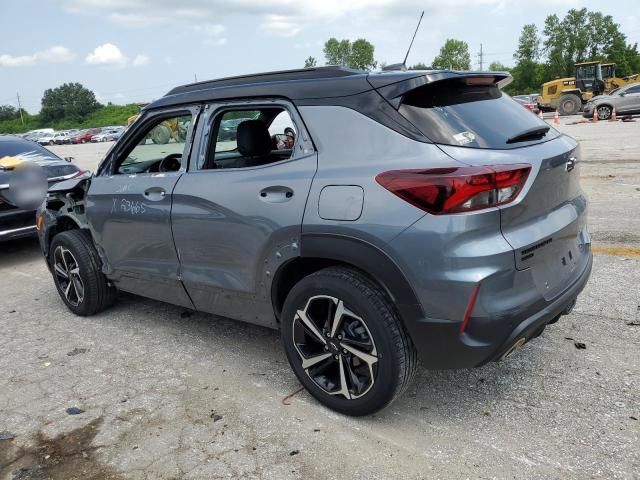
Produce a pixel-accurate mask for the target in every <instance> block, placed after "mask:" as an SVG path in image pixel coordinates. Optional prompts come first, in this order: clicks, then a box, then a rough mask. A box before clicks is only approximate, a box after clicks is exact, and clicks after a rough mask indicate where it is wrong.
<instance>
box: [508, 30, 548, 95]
mask: <svg viewBox="0 0 640 480" xmlns="http://www.w3.org/2000/svg"><path fill="white" fill-rule="evenodd" d="M513 58H514V59H515V60H516V65H515V67H513V69H511V75H512V76H513V82H512V83H511V85H509V87H510V88H509V91H510V92H512V93H516V94H518V93H522V94H524V93H531V92H534V91H537V90H539V89H540V84H541V83H542V78H543V68H542V66H541V64H540V63H538V59H539V58H540V36H539V35H538V28H537V27H536V26H535V25H534V24H532V23H530V24H527V25H525V26H524V27H522V33H521V34H520V39H519V41H518V49H517V50H516V52H515V53H514V54H513Z"/></svg>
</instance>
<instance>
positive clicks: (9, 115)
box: [0, 105, 19, 122]
mask: <svg viewBox="0 0 640 480" xmlns="http://www.w3.org/2000/svg"><path fill="white" fill-rule="evenodd" d="M18 114H19V112H18V109H17V108H16V107H14V106H13V105H0V122H1V121H3V120H13V119H14V118H17V117H18Z"/></svg>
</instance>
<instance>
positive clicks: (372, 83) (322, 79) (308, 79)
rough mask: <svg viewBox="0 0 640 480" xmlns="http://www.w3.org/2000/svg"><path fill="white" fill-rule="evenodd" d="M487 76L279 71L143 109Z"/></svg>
mask: <svg viewBox="0 0 640 480" xmlns="http://www.w3.org/2000/svg"><path fill="white" fill-rule="evenodd" d="M487 74H488V73H487V72H453V71H448V70H424V71H422V70H408V71H389V72H376V73H369V72H365V71H360V70H350V69H347V68H343V67H336V66H327V67H318V68H304V69H298V70H282V71H277V72H266V73H257V74H254V75H242V76H237V77H228V78H221V79H218V80H207V81H204V82H198V83H191V84H188V85H183V86H180V87H176V88H173V89H172V90H170V91H169V92H168V93H167V94H166V95H165V96H164V97H162V98H160V99H158V100H156V101H155V102H153V103H151V104H150V105H148V106H147V107H146V109H154V108H160V107H168V106H175V105H181V104H187V103H201V102H208V101H212V100H213V101H215V100H231V99H234V98H248V97H253V98H260V97H284V98H288V99H291V100H309V99H321V98H327V99H328V98H336V97H347V96H350V95H357V94H359V93H363V92H366V91H369V90H373V89H374V88H375V89H376V90H377V89H380V88H382V87H387V86H390V85H393V84H398V83H400V82H404V81H406V80H413V81H412V82H411V83H415V82H417V84H416V86H417V85H418V84H424V83H431V82H433V81H438V80H443V79H446V78H451V77H458V76H468V75H487Z"/></svg>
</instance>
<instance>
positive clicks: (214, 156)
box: [202, 107, 297, 169]
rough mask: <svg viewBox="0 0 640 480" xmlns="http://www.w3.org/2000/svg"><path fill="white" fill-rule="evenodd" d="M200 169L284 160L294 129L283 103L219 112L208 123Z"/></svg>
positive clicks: (255, 164) (287, 156) (245, 165)
mask: <svg viewBox="0 0 640 480" xmlns="http://www.w3.org/2000/svg"><path fill="white" fill-rule="evenodd" d="M211 132H212V133H211V135H210V138H211V139H212V140H211V141H210V144H209V146H208V148H207V156H206V158H205V159H204V165H203V167H202V168H204V169H214V168H215V169H221V168H247V167H256V166H260V165H266V164H269V163H274V162H279V161H282V160H287V159H289V158H291V156H292V155H293V147H294V144H295V140H296V135H297V129H296V127H295V124H294V123H293V121H292V119H291V116H290V115H289V112H287V110H286V109H284V108H283V107H264V108H259V109H247V110H238V109H234V110H226V111H222V112H219V113H218V114H217V115H216V116H215V117H214V119H213V122H212V125H211Z"/></svg>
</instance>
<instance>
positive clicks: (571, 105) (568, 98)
mask: <svg viewBox="0 0 640 480" xmlns="http://www.w3.org/2000/svg"><path fill="white" fill-rule="evenodd" d="M580 107H582V100H580V97H578V96H577V95H574V94H572V93H567V94H565V95H562V96H561V97H560V100H559V101H558V113H559V114H560V115H575V114H576V113H578V112H579V111H580Z"/></svg>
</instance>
